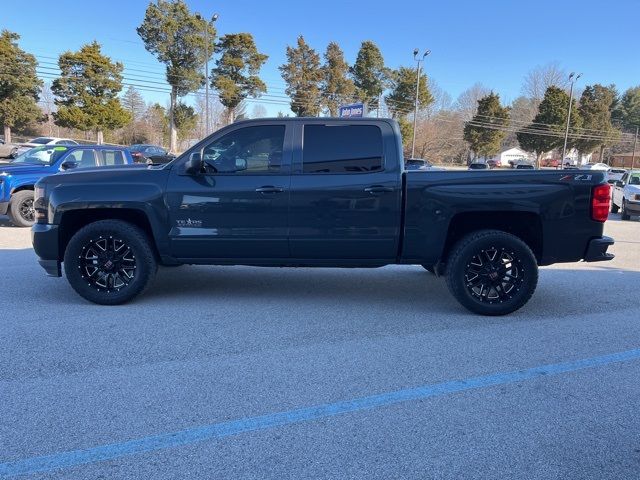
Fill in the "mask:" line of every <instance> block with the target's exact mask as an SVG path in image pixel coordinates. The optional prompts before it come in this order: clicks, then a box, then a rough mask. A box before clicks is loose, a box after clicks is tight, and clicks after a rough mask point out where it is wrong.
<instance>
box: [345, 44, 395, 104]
mask: <svg viewBox="0 0 640 480" xmlns="http://www.w3.org/2000/svg"><path fill="white" fill-rule="evenodd" d="M351 74H352V76H353V81H354V83H355V86H356V90H357V93H358V95H359V96H360V98H361V100H362V101H363V102H364V103H365V105H366V107H367V109H369V108H377V107H378V98H379V97H380V95H382V92H383V91H384V87H385V82H386V81H387V77H388V72H387V69H386V67H385V66H384V59H383V58H382V53H381V52H380V49H379V48H378V46H377V45H376V44H375V43H373V42H372V41H370V40H367V41H364V42H362V45H361V46H360V50H359V51H358V56H357V58H356V63H355V64H354V65H353V67H351Z"/></svg>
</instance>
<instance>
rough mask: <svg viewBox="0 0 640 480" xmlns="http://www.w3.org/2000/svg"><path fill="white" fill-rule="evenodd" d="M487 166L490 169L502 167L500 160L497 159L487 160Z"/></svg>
mask: <svg viewBox="0 0 640 480" xmlns="http://www.w3.org/2000/svg"><path fill="white" fill-rule="evenodd" d="M487 165H488V166H489V168H497V167H500V160H496V159H495V158H490V159H489V160H487Z"/></svg>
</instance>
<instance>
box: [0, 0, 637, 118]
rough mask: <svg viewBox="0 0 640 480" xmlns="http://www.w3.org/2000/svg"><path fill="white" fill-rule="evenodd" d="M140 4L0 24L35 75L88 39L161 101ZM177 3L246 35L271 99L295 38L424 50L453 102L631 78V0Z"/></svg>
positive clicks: (119, 2) (316, 43) (395, 55)
mask: <svg viewBox="0 0 640 480" xmlns="http://www.w3.org/2000/svg"><path fill="white" fill-rule="evenodd" d="M147 3H148V2H147V1H143V0H110V1H108V2H104V1H100V2H97V1H90V0H86V1H85V2H83V3H81V2H78V1H77V0H56V1H44V0H43V1H29V0H24V1H21V2H15V1H14V2H6V3H5V4H4V5H3V7H2V18H1V20H0V28H8V29H9V30H12V31H16V32H18V33H19V34H20V35H21V36H22V39H21V46H22V47H23V48H24V49H26V50H28V51H30V52H31V53H33V54H35V55H36V56H37V57H38V59H39V60H40V61H41V62H42V63H41V71H46V72H50V73H53V72H54V71H55V66H54V65H53V63H55V61H56V60H55V59H56V58H57V56H58V55H59V54H60V53H61V52H63V51H66V50H76V49H78V48H79V47H80V46H81V45H82V44H84V43H87V42H90V41H92V40H94V39H95V40H97V41H98V42H100V43H101V44H102V45H103V50H104V52H105V53H106V54H108V55H110V56H111V57H112V58H113V59H117V60H120V61H122V62H123V63H124V64H125V68H126V70H125V76H126V77H127V78H128V80H126V81H128V82H129V83H136V84H139V85H146V87H147V90H143V91H142V93H143V95H144V96H145V98H146V99H147V100H148V101H158V102H160V103H162V104H165V103H166V101H167V98H168V95H167V94H165V93H161V92H153V91H150V90H154V89H155V90H157V89H164V88H166V87H165V86H163V85H162V83H163V72H164V70H163V66H162V65H161V64H159V63H158V62H157V61H156V60H155V58H154V57H153V56H152V55H151V54H149V53H148V52H146V50H145V49H144V46H143V45H142V43H141V41H140V39H139V37H138V36H137V34H136V31H135V28H136V27H137V26H138V25H139V24H140V22H141V21H142V18H143V16H144V11H145V8H146V6H147ZM187 3H188V4H189V6H190V8H191V9H192V10H193V11H199V12H201V13H203V14H205V15H209V14H212V13H215V12H217V13H218V14H219V15H220V18H219V20H218V22H217V27H218V31H219V33H220V34H224V33H233V32H242V31H247V32H251V33H253V35H254V37H255V39H256V43H257V45H258V48H259V49H260V50H261V51H263V52H264V53H266V54H268V55H269V60H268V62H267V64H266V65H265V67H264V68H263V70H262V77H263V79H264V80H265V82H266V83H267V85H268V86H269V94H270V95H274V96H282V95H284V93H283V91H284V83H283V81H282V78H281V77H280V73H279V71H278V66H279V65H281V64H282V63H284V61H285V49H286V46H287V45H292V44H293V43H294V42H295V40H296V37H297V36H298V35H299V34H303V35H304V36H305V38H306V40H307V42H308V43H309V44H310V45H311V46H312V47H314V48H315V49H316V50H318V51H319V52H323V51H324V49H325V48H326V45H327V43H328V42H330V41H336V42H338V43H339V44H340V45H341V47H342V48H343V50H344V51H345V55H346V57H347V60H348V61H349V62H350V63H352V62H353V61H354V60H355V56H356V53H357V51H358V48H359V46H360V43H361V42H362V41H363V40H373V41H374V42H376V43H377V44H378V45H379V46H380V49H381V50H382V53H383V55H384V57H385V61H386V63H387V65H388V66H390V67H393V68H396V67H398V66H400V65H414V62H413V59H412V51H413V49H414V48H415V47H419V48H421V49H422V48H425V49H426V48H428V49H430V50H431V51H432V53H431V55H430V56H429V57H428V59H427V62H426V72H427V74H428V75H429V76H430V77H432V78H433V79H434V80H435V81H436V82H437V83H438V85H439V86H440V87H441V88H442V89H444V90H445V91H447V92H448V93H449V94H450V95H451V96H452V97H453V98H454V99H455V98H456V96H457V95H458V94H460V93H461V92H462V91H464V90H465V89H466V88H468V87H470V86H471V85H473V84H474V83H476V82H481V83H482V84H484V85H486V86H487V87H489V88H492V89H493V90H494V91H496V92H498V93H499V94H500V95H501V97H502V98H503V100H505V101H507V102H509V101H511V100H513V99H514V98H515V97H517V96H518V94H519V93H520V90H521V86H522V80H523V77H524V75H525V74H526V73H527V72H528V71H529V70H531V69H532V68H533V67H535V66H537V65H541V64H546V63H548V62H558V63H559V64H560V66H561V67H563V68H565V69H566V70H568V71H571V70H576V71H578V72H582V73H583V77H582V78H581V79H580V82H581V83H582V84H583V85H585V84H593V83H604V84H610V83H614V84H616V85H617V86H618V89H619V90H620V91H623V90H625V89H626V88H628V87H630V86H634V85H637V84H640V43H639V37H638V35H639V32H640V30H639V27H638V25H639V23H638V18H639V17H640V1H639V0H614V1H611V2H602V1H595V0H582V1H578V0H555V1H550V0H537V1H535V2H525V1H522V0H513V1H507V0H504V1H502V0H496V1H491V0H486V1H483V2H480V1H466V0H465V1H455V0H449V1H440V2H433V1H427V0H415V1H414V0H399V1H395V2H390V1H388V0H387V1H384V2H383V1H378V0H369V1H344V0H343V1H337V0H326V1H320V2H318V1H308V0H307V1H305V0H298V1H289V0H286V1H276V0H272V1H264V0H263V1H245V0H236V1H233V2H230V1H224V2H211V1H204V0H188V1H187ZM45 62H51V63H45ZM278 101H282V102H285V100H284V99H280V100H278ZM251 105H252V104H251ZM265 107H266V108H267V111H268V112H269V114H273V115H275V114H276V113H277V112H278V111H279V110H282V111H288V107H287V105H284V104H283V105H277V104H276V105H268V104H266V103H265ZM251 108H252V107H250V108H249V113H250V112H251Z"/></svg>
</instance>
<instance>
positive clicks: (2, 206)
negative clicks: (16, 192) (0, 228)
mask: <svg viewBox="0 0 640 480" xmlns="http://www.w3.org/2000/svg"><path fill="white" fill-rule="evenodd" d="M8 211H9V202H0V215H6V214H7V212H8Z"/></svg>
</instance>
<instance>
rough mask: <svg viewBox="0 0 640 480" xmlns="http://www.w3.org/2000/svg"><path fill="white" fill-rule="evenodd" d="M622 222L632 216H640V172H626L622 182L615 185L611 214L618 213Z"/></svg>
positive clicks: (619, 181)
mask: <svg viewBox="0 0 640 480" xmlns="http://www.w3.org/2000/svg"><path fill="white" fill-rule="evenodd" d="M618 211H620V218H621V219H622V220H629V217H630V216H631V215H640V170H633V171H632V172H626V173H625V174H624V175H623V176H622V179H621V180H618V181H616V182H615V183H614V184H613V195H612V196H611V213H618Z"/></svg>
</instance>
